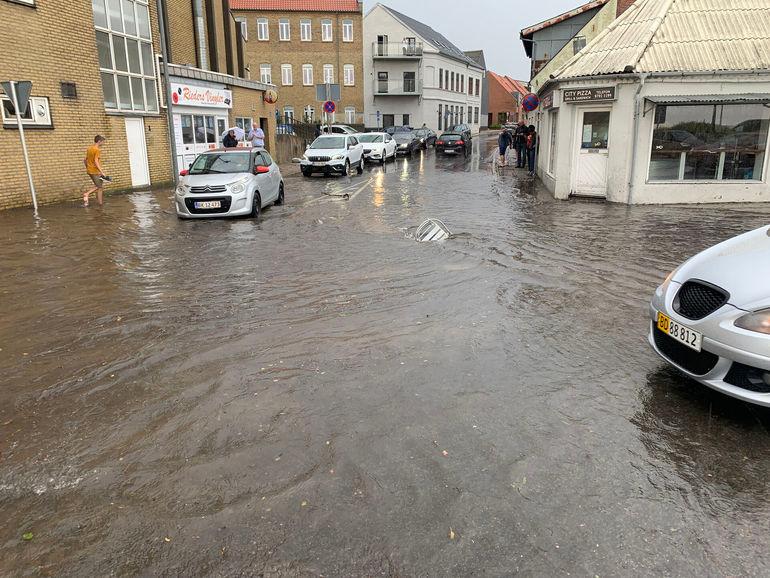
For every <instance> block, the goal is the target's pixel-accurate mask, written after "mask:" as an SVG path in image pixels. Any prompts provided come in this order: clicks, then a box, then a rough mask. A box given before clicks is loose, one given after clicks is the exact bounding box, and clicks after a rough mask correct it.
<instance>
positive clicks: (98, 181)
mask: <svg viewBox="0 0 770 578" xmlns="http://www.w3.org/2000/svg"><path fill="white" fill-rule="evenodd" d="M88 176H89V177H90V178H91V180H92V181H93V182H94V185H95V186H97V187H99V188H100V189H101V188H102V176H101V175H92V174H91V173H88Z"/></svg>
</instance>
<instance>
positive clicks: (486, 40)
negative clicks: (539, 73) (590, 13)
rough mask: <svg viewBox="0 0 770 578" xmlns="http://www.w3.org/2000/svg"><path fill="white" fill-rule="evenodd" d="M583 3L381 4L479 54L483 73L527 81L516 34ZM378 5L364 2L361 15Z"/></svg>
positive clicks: (478, 0) (389, 0)
mask: <svg viewBox="0 0 770 578" xmlns="http://www.w3.org/2000/svg"><path fill="white" fill-rule="evenodd" d="M585 1H586V0H582V1H581V0H527V1H525V0H462V1H461V0H384V1H383V2H381V3H382V4H385V5H386V6H390V7H391V8H393V9H394V10H398V11H399V12H403V13H404V14H406V15H407V16H411V17H412V18H414V19H415V20H419V21H420V22H423V23H424V24H427V25H428V26H430V27H431V28H433V29H434V30H436V31H438V32H440V33H441V34H443V35H444V36H446V37H447V38H448V39H449V40H451V41H452V42H453V43H454V44H455V45H457V47H458V48H460V49H462V50H479V49H481V50H483V51H484V56H485V57H486V59H487V68H489V70H492V71H494V72H497V73H500V74H507V75H508V76H512V77H514V78H516V79H518V80H529V78H528V77H529V63H528V61H527V59H526V57H525V55H524V47H523V45H522V43H521V40H519V31H520V30H521V29H522V28H526V27H527V26H530V25H532V24H537V23H538V22H540V21H541V20H546V19H547V18H550V17H552V16H556V15H557V14H561V13H562V12H566V11H568V10H571V9H572V8H575V7H577V6H580V5H581V4H584V3H585ZM376 4H377V0H364V12H368V11H369V10H370V9H371V8H372V7H373V6H375V5H376Z"/></svg>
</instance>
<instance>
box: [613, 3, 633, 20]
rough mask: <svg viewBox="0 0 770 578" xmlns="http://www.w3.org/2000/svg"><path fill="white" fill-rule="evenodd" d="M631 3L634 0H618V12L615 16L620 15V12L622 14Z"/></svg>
mask: <svg viewBox="0 0 770 578" xmlns="http://www.w3.org/2000/svg"><path fill="white" fill-rule="evenodd" d="M633 3H634V0H618V13H617V15H616V16H620V15H621V14H623V12H625V11H626V10H628V9H629V8H631V5H632V4H633Z"/></svg>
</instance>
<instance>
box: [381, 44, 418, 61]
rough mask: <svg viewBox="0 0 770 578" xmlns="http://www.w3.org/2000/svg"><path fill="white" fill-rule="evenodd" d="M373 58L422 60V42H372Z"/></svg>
mask: <svg viewBox="0 0 770 578" xmlns="http://www.w3.org/2000/svg"><path fill="white" fill-rule="evenodd" d="M372 55H373V56H374V58H422V42H373V43H372Z"/></svg>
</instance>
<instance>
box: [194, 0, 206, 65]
mask: <svg viewBox="0 0 770 578" xmlns="http://www.w3.org/2000/svg"><path fill="white" fill-rule="evenodd" d="M193 20H194V22H195V40H196V42H195V44H196V46H197V48H198V68H202V69H203V70H209V52H208V46H206V21H205V20H204V17H203V0H193Z"/></svg>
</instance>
